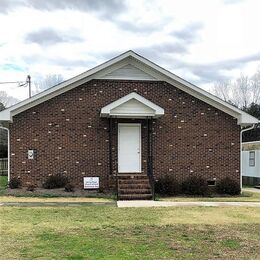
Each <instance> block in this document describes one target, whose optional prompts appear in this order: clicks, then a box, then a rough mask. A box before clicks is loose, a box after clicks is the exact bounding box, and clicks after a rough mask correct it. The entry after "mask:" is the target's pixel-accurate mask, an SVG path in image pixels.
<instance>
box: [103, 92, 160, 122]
mask: <svg viewBox="0 0 260 260" xmlns="http://www.w3.org/2000/svg"><path fill="white" fill-rule="evenodd" d="M163 115H164V109H163V108H161V107H160V106H158V105H156V104H154V103H153V102H151V101H150V100H148V99H146V98H144V97H142V96H141V95H139V94H137V93H135V92H132V93H130V94H128V95H126V96H124V97H121V98H119V99H118V100H116V101H114V102H112V103H110V104H108V105H107V106H105V107H103V108H102V109H101V113H100V116H101V117H109V116H113V117H121V118H122V117H126V118H127V117H131V118H144V117H154V118H158V117H160V116H163Z"/></svg>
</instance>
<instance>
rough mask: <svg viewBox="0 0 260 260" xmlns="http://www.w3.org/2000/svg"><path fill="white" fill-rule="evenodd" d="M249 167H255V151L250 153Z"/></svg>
mask: <svg viewBox="0 0 260 260" xmlns="http://www.w3.org/2000/svg"><path fill="white" fill-rule="evenodd" d="M249 166H252V167H254V166H255V151H251V152H249Z"/></svg>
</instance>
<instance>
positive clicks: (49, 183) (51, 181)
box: [43, 174, 68, 189]
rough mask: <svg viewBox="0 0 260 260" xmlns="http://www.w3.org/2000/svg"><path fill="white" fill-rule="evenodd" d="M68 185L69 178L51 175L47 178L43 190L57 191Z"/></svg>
mask: <svg viewBox="0 0 260 260" xmlns="http://www.w3.org/2000/svg"><path fill="white" fill-rule="evenodd" d="M67 183H68V178H67V177H66V176H63V175H61V174H57V175H51V176H49V177H48V178H47V180H46V181H45V183H43V188H45V189H55V188H63V187H65V185H66V184H67Z"/></svg>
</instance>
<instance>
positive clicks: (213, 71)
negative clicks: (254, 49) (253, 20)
mask: <svg viewBox="0 0 260 260" xmlns="http://www.w3.org/2000/svg"><path fill="white" fill-rule="evenodd" d="M255 61H260V52H258V53H255V54H251V55H248V56H244V57H240V58H236V59H230V60H222V61H219V62H212V63H205V64H197V63H196V64H195V63H188V62H182V61H177V60H176V59H175V62H176V64H177V67H178V68H183V69H186V70H189V71H190V72H192V73H193V74H194V75H196V76H197V77H199V79H198V81H197V82H195V83H200V84H203V83H212V82H216V81H221V80H227V79H230V77H229V76H227V75H226V74H225V72H228V71H230V70H232V69H241V68H243V67H244V66H246V65H247V64H248V63H250V62H255ZM173 64H174V63H173ZM173 67H174V65H173Z"/></svg>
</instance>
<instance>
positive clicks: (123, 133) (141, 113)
mask: <svg viewBox="0 0 260 260" xmlns="http://www.w3.org/2000/svg"><path fill="white" fill-rule="evenodd" d="M163 115H164V109H163V108H161V107H160V106H158V105H156V104H154V103H153V102H151V101H149V100H148V99H146V98H144V97H142V96H141V95H139V94H137V93H135V92H132V93H130V94H128V95H126V96H124V97H121V98H119V99H117V100H116V101H113V102H112V103H110V104H108V105H106V106H105V107H103V108H102V109H101V113H100V116H101V117H107V118H109V122H110V123H109V125H110V126H109V129H110V130H109V133H110V135H109V144H110V148H109V151H110V167H112V155H111V152H112V144H111V131H112V124H113V123H112V122H113V121H114V122H115V120H116V121H117V122H118V119H120V118H122V119H139V120H138V121H139V122H140V121H142V120H140V119H149V120H152V119H153V118H159V117H161V116H163ZM124 121H126V120H124ZM117 126H118V132H117V135H118V136H117V141H118V143H117V147H118V151H117V152H118V153H117V155H118V156H117V159H118V160H117V163H118V169H117V171H118V173H141V172H142V165H141V162H142V160H141V158H142V147H141V143H142V141H141V140H142V136H141V134H142V131H141V123H120V120H119V123H118V125H117ZM147 129H148V128H147ZM149 129H150V128H149ZM149 140H150V139H149ZM149 140H148V139H147V142H148V141H149ZM148 143H149V142H148ZM110 172H112V168H110Z"/></svg>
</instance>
